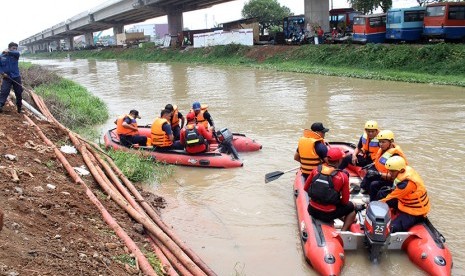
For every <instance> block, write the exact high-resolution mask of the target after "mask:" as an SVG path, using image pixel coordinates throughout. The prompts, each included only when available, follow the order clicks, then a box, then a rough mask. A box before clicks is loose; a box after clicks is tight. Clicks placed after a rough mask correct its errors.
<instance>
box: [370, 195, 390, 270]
mask: <svg viewBox="0 0 465 276" xmlns="http://www.w3.org/2000/svg"><path fill="white" fill-rule="evenodd" d="M390 226H391V215H390V212H389V206H388V205H387V204H386V203H384V202H381V201H372V202H370V204H369V205H368V208H367V210H366V217H365V223H364V229H365V238H366V243H367V246H368V249H369V251H370V260H371V261H372V262H373V263H378V258H379V255H380V254H381V250H382V249H383V247H385V246H386V245H387V244H388V243H389V238H390V234H391V231H390V229H389V228H390Z"/></svg>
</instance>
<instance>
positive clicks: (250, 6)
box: [242, 0, 293, 35]
mask: <svg viewBox="0 0 465 276" xmlns="http://www.w3.org/2000/svg"><path fill="white" fill-rule="evenodd" d="M292 14H293V13H291V10H290V9H289V8H288V7H286V6H281V5H280V4H279V2H278V1H277V0H249V1H248V2H247V3H245V5H244V7H243V8H242V17H243V18H257V19H258V23H259V24H260V33H261V34H262V35H263V34H264V32H265V30H268V29H269V28H270V27H272V26H280V25H281V24H282V21H283V18H284V17H288V16H289V15H292Z"/></svg>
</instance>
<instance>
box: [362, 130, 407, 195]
mask: <svg viewBox="0 0 465 276" xmlns="http://www.w3.org/2000/svg"><path fill="white" fill-rule="evenodd" d="M377 139H378V142H379V150H378V152H377V153H376V155H375V161H374V168H373V167H372V168H370V169H368V172H367V174H366V176H365V177H364V178H363V180H362V183H361V185H360V186H361V188H363V189H366V187H368V192H369V194H370V201H373V200H378V199H380V198H381V196H378V192H379V191H380V190H381V189H383V187H392V181H393V180H394V179H393V178H392V177H391V175H390V174H389V172H388V170H387V169H386V167H385V164H386V161H387V160H388V159H389V158H390V157H391V156H397V155H398V156H402V158H404V160H406V158H405V155H404V152H403V151H402V149H401V148H400V146H399V145H397V144H395V143H394V133H393V132H392V131H390V130H383V131H380V132H379V134H378V136H377Z"/></svg>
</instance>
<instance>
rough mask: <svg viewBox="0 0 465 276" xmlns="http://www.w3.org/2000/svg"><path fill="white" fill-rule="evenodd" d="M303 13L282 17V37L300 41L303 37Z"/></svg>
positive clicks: (304, 28)
mask: <svg viewBox="0 0 465 276" xmlns="http://www.w3.org/2000/svg"><path fill="white" fill-rule="evenodd" d="M305 31H306V26H305V15H292V16H288V17H286V18H284V19H283V32H284V39H288V40H291V41H292V42H293V43H299V44H300V43H301V42H303V40H304V38H305Z"/></svg>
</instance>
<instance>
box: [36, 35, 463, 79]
mask: <svg viewBox="0 0 465 276" xmlns="http://www.w3.org/2000/svg"><path fill="white" fill-rule="evenodd" d="M68 55H69V56H70V57H72V58H95V59H124V60H139V61H153V62H185V63H204V64H205V63H207V64H219V65H229V66H231V65H233V66H249V67H254V68H260V69H271V70H278V71H288V72H300V73H311V74H323V75H332V76H346V77H355V78H364V79H379V80H392V81H403V82H418V83H435V84H446V85H456V86H465V66H464V64H465V45H463V44H446V43H438V44H428V45H409V44H402V45H386V44H368V45H354V44H352V45H349V44H347V45H302V46H253V47H248V46H240V45H234V44H232V45H226V46H216V47H210V48H191V49H186V50H183V51H180V50H177V49H161V48H156V49H147V48H143V49H120V48H116V49H102V50H90V51H76V52H54V53H41V54H38V55H36V56H39V57H45V58H63V57H67V56H68Z"/></svg>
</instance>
